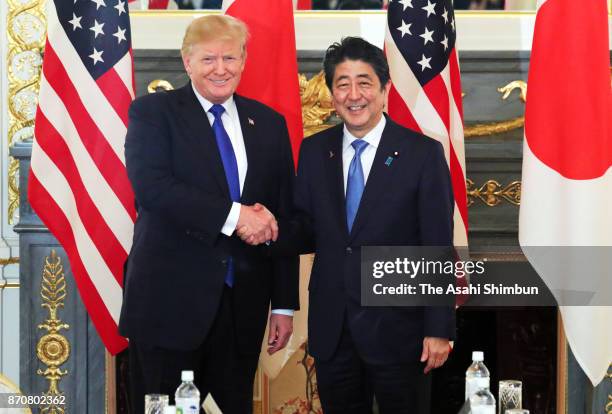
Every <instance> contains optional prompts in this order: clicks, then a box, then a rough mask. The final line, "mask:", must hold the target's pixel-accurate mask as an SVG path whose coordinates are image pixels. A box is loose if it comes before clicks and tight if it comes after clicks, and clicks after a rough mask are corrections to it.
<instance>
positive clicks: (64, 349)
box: [36, 249, 70, 414]
mask: <svg viewBox="0 0 612 414" xmlns="http://www.w3.org/2000/svg"><path fill="white" fill-rule="evenodd" d="M40 296H41V297H42V305H41V306H42V307H43V308H47V310H48V311H49V318H47V320H46V321H45V322H44V323H42V324H40V325H38V329H41V330H42V329H44V330H46V331H47V333H46V334H44V335H43V336H42V337H41V338H40V339H39V340H38V344H37V345H36V356H37V357H38V359H39V360H40V361H41V362H42V363H43V364H45V365H46V366H47V367H46V368H45V369H44V370H42V369H38V370H37V371H36V373H37V374H38V375H41V376H43V377H45V378H46V379H47V381H49V388H48V390H47V391H46V393H45V394H46V395H48V396H55V397H65V396H64V393H62V392H61V391H60V389H59V382H60V381H61V380H62V377H64V376H66V375H68V371H67V370H62V369H61V368H60V366H61V365H62V364H64V363H65V362H66V361H67V360H68V358H69V357H70V342H68V339H66V337H65V336H64V335H62V334H61V333H60V332H61V331H62V330H63V329H69V328H70V326H69V325H68V324H66V323H64V322H63V321H62V320H61V319H60V318H58V310H59V308H63V307H64V299H65V298H66V280H65V278H64V268H63V266H62V260H61V259H60V258H59V257H58V256H57V253H56V252H55V250H54V249H52V250H51V255H50V256H47V257H45V266H44V268H43V275H42V281H41V287H40ZM65 407H66V406H65V405H64V404H50V405H48V406H46V407H43V408H41V410H40V412H41V413H42V414H45V413H46V414H64V412H65Z"/></svg>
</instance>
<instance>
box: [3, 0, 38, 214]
mask: <svg viewBox="0 0 612 414" xmlns="http://www.w3.org/2000/svg"><path fill="white" fill-rule="evenodd" d="M44 4H45V2H44V0H8V15H7V35H8V53H7V56H6V62H7V73H8V87H9V89H8V102H7V103H8V119H9V128H8V144H9V147H10V145H11V144H12V143H13V142H17V141H21V140H24V139H26V138H30V137H32V136H34V116H35V114H36V105H37V103H38V88H39V82H40V73H41V72H40V71H41V67H42V51H43V48H44V45H45V36H46V18H45V12H44ZM8 187H9V194H8V222H9V224H13V222H14V221H15V219H16V218H17V215H18V213H19V212H18V207H19V164H18V162H17V160H15V159H12V158H9V167H8Z"/></svg>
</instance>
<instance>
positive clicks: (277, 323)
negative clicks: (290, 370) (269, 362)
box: [268, 313, 293, 355]
mask: <svg viewBox="0 0 612 414" xmlns="http://www.w3.org/2000/svg"><path fill="white" fill-rule="evenodd" d="M292 333H293V316H289V315H281V314H277V313H273V314H271V315H270V329H269V333H268V354H270V355H272V354H273V353H275V352H277V351H280V350H281V349H283V348H284V347H285V346H286V345H287V342H288V341H289V338H290V337H291V334H292Z"/></svg>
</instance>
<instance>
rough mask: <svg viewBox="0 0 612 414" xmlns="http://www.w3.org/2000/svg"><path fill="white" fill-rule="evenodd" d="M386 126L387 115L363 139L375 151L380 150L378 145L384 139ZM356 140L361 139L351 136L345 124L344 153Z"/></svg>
mask: <svg viewBox="0 0 612 414" xmlns="http://www.w3.org/2000/svg"><path fill="white" fill-rule="evenodd" d="M386 124H387V119H386V118H385V115H384V114H383V116H381V117H380V121H378V124H376V126H375V127H374V128H372V130H371V131H370V132H368V133H367V134H366V135H365V136H364V137H363V138H361V139H362V140H364V141H366V142H367V143H368V144H370V145H371V146H373V147H374V148H375V149H376V148H378V144H379V143H380V138H381V137H382V133H383V130H384V129H385V125H386ZM356 139H359V138H357V137H355V136H354V135H353V134H351V133H350V132H349V130H348V129H347V128H346V124H345V125H344V134H343V138H342V151H343V152H344V151H346V150H347V149H348V147H350V146H351V144H352V143H353V141H355V140H356Z"/></svg>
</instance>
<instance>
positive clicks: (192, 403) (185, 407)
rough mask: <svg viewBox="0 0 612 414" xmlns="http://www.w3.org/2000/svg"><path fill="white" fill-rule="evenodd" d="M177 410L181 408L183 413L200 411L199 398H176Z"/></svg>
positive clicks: (194, 413) (188, 413)
mask: <svg viewBox="0 0 612 414" xmlns="http://www.w3.org/2000/svg"><path fill="white" fill-rule="evenodd" d="M175 400H176V401H175V402H176V407H177V411H178V408H180V409H181V411H182V413H183V414H198V413H199V412H200V399H199V398H175Z"/></svg>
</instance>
